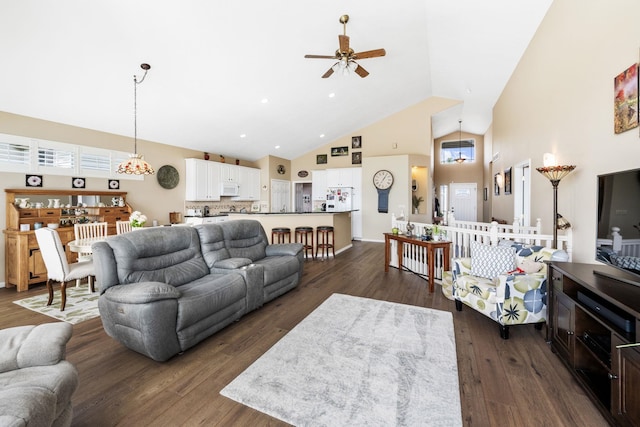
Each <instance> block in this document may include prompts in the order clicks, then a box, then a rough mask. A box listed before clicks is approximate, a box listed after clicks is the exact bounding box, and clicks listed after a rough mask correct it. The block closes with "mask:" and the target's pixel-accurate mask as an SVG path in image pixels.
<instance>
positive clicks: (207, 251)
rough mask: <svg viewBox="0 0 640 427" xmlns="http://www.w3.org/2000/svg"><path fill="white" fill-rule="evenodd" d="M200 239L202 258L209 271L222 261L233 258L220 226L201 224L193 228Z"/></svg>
mask: <svg viewBox="0 0 640 427" xmlns="http://www.w3.org/2000/svg"><path fill="white" fill-rule="evenodd" d="M193 228H194V229H195V230H196V231H197V232H198V236H199V237H200V245H201V247H202V256H203V257H204V261H205V262H206V263H207V266H208V267H209V269H211V268H213V266H214V265H215V264H216V263H217V262H219V261H221V260H225V259H228V258H230V257H231V255H229V251H228V250H227V247H226V246H225V242H224V234H223V232H222V227H220V225H218V224H199V225H196V226H195V227H193Z"/></svg>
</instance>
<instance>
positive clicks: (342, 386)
mask: <svg viewBox="0 0 640 427" xmlns="http://www.w3.org/2000/svg"><path fill="white" fill-rule="evenodd" d="M220 393H221V394H222V395H223V396H226V397H228V398H230V399H233V400H235V401H237V402H240V403H243V404H245V405H247V406H250V407H251V408H254V409H257V410H258V411H261V412H264V413H266V414H269V415H271V416H273V417H275V418H278V419H280V420H282V421H285V422H287V423H289V424H293V425H297V426H346V425H348V426H365V425H366V426H393V425H403V426H447V427H450V426H461V425H462V416H461V409H460V392H459V386H458V365H457V361H456V345H455V338H454V330H453V317H452V315H451V313H449V312H444V311H439V310H432V309H428V308H422V307H415V306H410V305H404V304H396V303H391V302H386V301H378V300H373V299H367V298H360V297H353V296H348V295H341V294H333V295H332V296H330V297H329V298H328V299H327V300H326V301H325V302H324V303H322V305H320V306H319V307H318V308H317V309H316V310H314V311H313V312H312V313H311V314H309V316H307V317H306V318H305V319H304V320H303V321H302V322H300V324H298V325H297V326H296V327H295V328H293V329H292V330H291V331H290V332H289V333H288V334H287V335H286V336H284V337H283V338H282V339H281V340H280V341H279V342H277V343H276V344H275V345H274V346H273V347H272V348H271V349H269V351H267V352H266V353H265V354H264V355H263V356H262V357H260V358H259V359H258V360H257V361H255V362H254V363H253V364H252V365H251V366H249V367H248V368H247V369H246V370H245V371H244V372H243V373H242V374H240V376H238V377H237V378H236V379H234V380H233V381H232V382H231V383H230V384H229V385H227V386H226V387H225V388H224V389H223V390H222V391H221V392H220Z"/></svg>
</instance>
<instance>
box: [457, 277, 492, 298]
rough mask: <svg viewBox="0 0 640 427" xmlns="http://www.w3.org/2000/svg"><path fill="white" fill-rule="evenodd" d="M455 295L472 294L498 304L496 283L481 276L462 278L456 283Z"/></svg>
mask: <svg viewBox="0 0 640 427" xmlns="http://www.w3.org/2000/svg"><path fill="white" fill-rule="evenodd" d="M454 286H455V295H458V296H464V295H466V294H467V293H471V294H473V295H475V296H476V297H478V298H480V299H482V300H484V301H486V303H487V304H495V303H496V281H495V280H492V279H486V278H484V277H479V276H460V277H458V278H457V280H456V282H455V285H454Z"/></svg>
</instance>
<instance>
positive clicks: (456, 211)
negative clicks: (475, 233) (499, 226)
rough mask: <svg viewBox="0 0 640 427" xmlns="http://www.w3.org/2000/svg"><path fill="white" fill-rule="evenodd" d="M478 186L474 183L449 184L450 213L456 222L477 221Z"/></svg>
mask: <svg viewBox="0 0 640 427" xmlns="http://www.w3.org/2000/svg"><path fill="white" fill-rule="evenodd" d="M477 195H478V185H477V184H476V183H475V182H463V183H453V182H452V183H451V184H449V202H450V204H451V211H452V212H453V215H454V217H455V219H456V220H458V221H472V222H476V221H478V197H477Z"/></svg>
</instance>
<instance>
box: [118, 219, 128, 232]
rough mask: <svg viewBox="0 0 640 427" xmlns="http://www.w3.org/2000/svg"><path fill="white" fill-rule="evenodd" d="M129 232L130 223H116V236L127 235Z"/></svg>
mask: <svg viewBox="0 0 640 427" xmlns="http://www.w3.org/2000/svg"><path fill="white" fill-rule="evenodd" d="M129 231H131V222H130V221H116V234H122V233H127V232H129Z"/></svg>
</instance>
